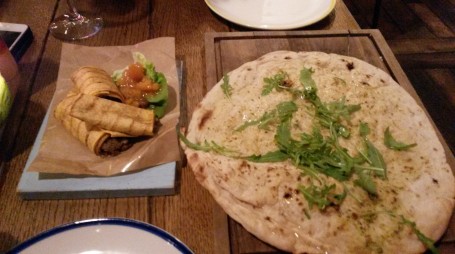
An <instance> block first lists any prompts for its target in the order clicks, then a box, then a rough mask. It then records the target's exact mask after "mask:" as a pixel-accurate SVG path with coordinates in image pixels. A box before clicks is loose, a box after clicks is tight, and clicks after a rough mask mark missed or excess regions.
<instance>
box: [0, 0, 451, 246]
mask: <svg viewBox="0 0 455 254" xmlns="http://www.w3.org/2000/svg"><path fill="white" fill-rule="evenodd" d="M76 2H77V4H78V6H79V8H80V10H81V11H86V13H92V14H93V13H98V14H101V15H102V16H103V17H104V20H105V27H104V28H103V30H102V32H101V33H99V34H98V35H97V36H95V37H93V38H90V39H87V40H83V41H80V42H77V43H78V44H82V45H89V46H108V45H129V44H135V43H138V42H141V41H144V40H146V39H150V38H157V37H163V36H172V37H175V39H176V55H177V57H178V58H179V59H182V60H183V61H184V63H185V66H186V69H185V76H184V82H185V83H186V84H187V90H186V96H187V98H191V99H187V101H186V102H187V112H186V113H187V114H186V116H183V117H184V118H185V117H186V118H187V119H188V118H189V117H190V116H191V114H192V112H193V109H194V108H195V106H196V104H197V103H198V102H199V101H200V100H201V99H202V98H203V96H204V94H205V92H206V91H205V90H206V87H207V84H206V79H205V61H204V57H203V56H204V35H205V33H208V32H229V31H247V30H248V29H246V28H242V27H239V26H236V25H233V24H231V23H229V22H227V21H225V20H224V19H222V18H220V17H218V16H216V15H215V14H214V13H212V12H211V11H210V10H209V8H208V7H207V6H206V5H205V3H204V1H196V0H155V1H142V0H137V1H119V0H96V1H95V0H90V1H89V0H87V1H76ZM65 9H66V5H65V1H58V0H41V1H25V0H4V1H0V21H2V22H11V23H25V24H28V25H29V26H30V27H31V29H32V31H33V33H34V36H35V39H34V42H33V44H32V46H31V47H30V49H29V50H28V51H27V53H26V54H25V55H24V56H23V58H22V60H21V61H20V63H19V66H20V72H21V77H22V79H21V84H20V89H19V92H18V94H17V97H16V101H15V104H14V109H13V111H12V114H11V116H10V118H9V121H8V123H7V126H6V130H5V133H4V135H3V139H2V140H1V144H0V149H1V152H2V154H3V156H4V158H5V166H4V169H3V172H2V174H1V175H0V204H1V205H0V252H4V251H7V250H8V249H10V248H12V247H14V246H15V245H17V244H18V243H20V242H22V241H24V240H26V239H28V238H30V237H32V236H34V235H36V234H37V233H39V232H42V231H45V230H48V229H50V228H52V227H55V226H57V225H61V224H65V223H69V222H72V221H77V220H83V219H89V218H100V217H126V218H130V219H136V220H140V221H144V222H148V223H151V224H154V225H156V226H158V227H161V228H163V229H164V230H167V231H169V232H170V233H172V234H173V235H175V236H176V237H177V238H179V239H180V240H182V241H183V242H184V243H186V244H187V245H188V246H189V247H190V248H191V249H192V250H194V252H195V253H252V252H261V251H275V250H274V249H273V248H271V247H270V246H268V245H266V244H264V243H262V242H261V241H259V240H257V239H256V238H254V237H253V236H251V235H250V234H248V233H247V232H246V231H244V230H243V232H240V233H239V232H238V230H240V231H241V230H242V229H236V230H237V233H236V235H235V237H231V239H230V240H229V237H228V235H229V233H231V234H232V231H233V230H231V232H229V230H228V226H227V222H226V221H224V222H223V220H225V219H226V217H225V215H223V214H221V215H220V214H219V212H220V210H219V208H217V205H216V204H214V200H213V199H212V197H211V196H210V194H209V193H208V192H207V191H205V190H204V189H203V188H202V187H201V186H200V185H199V184H198V183H197V181H196V180H195V178H194V176H193V173H192V172H191V170H190V169H189V168H186V167H184V168H182V170H181V172H180V173H181V175H180V177H179V179H180V182H179V185H180V187H179V190H178V194H176V195H172V196H163V197H133V198H111V199H82V200H37V201H24V200H22V199H21V198H20V197H19V196H18V195H17V193H16V187H17V184H18V181H19V178H20V176H21V174H22V170H23V168H24V166H25V163H26V161H27V158H28V155H29V153H30V150H31V147H32V145H33V142H34V140H35V137H36V135H37V132H38V129H39V126H40V125H41V122H42V120H43V118H44V116H45V113H46V110H47V108H48V106H49V103H50V100H51V98H52V95H53V93H54V90H55V81H56V79H57V72H58V68H59V59H60V51H61V46H62V43H61V41H59V40H56V39H55V38H53V37H51V36H50V35H49V33H48V31H47V26H48V24H49V23H50V21H51V20H53V18H54V17H56V16H57V15H60V14H61V13H63V12H64V11H65ZM358 28H359V26H358V24H357V23H356V22H355V20H354V19H353V17H352V16H351V14H350V13H349V11H348V9H347V8H346V6H345V5H344V3H343V2H342V1H337V4H336V7H335V10H334V12H332V14H330V15H329V16H328V17H327V18H326V19H324V20H323V21H321V22H319V23H317V24H315V25H312V26H310V27H307V28H304V29H305V30H316V29H324V30H337V29H358ZM223 225H224V226H223ZM220 226H221V227H220ZM447 253H449V252H447Z"/></svg>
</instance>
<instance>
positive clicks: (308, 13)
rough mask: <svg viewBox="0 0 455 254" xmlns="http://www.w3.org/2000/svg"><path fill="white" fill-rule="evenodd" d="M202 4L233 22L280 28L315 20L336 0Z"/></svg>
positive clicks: (212, 0) (233, 0)
mask: <svg viewBox="0 0 455 254" xmlns="http://www.w3.org/2000/svg"><path fill="white" fill-rule="evenodd" d="M205 3H206V4H207V5H208V6H209V7H210V9H212V10H213V11H214V12H215V13H217V14H218V15H220V16H221V17H223V18H225V19H227V20H229V21H232V22H234V23H236V24H239V25H242V26H246V27H251V28H258V29H264V30H280V29H294V28H298V27H303V26H307V25H310V24H313V23H316V22H318V21H319V20H321V19H323V18H324V17H326V16H327V15H329V14H330V12H331V11H332V10H333V8H334V7H335V3H336V0H205Z"/></svg>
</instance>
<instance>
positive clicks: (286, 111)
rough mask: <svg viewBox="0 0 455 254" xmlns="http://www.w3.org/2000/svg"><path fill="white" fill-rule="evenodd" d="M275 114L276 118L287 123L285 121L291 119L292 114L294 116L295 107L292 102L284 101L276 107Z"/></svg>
mask: <svg viewBox="0 0 455 254" xmlns="http://www.w3.org/2000/svg"><path fill="white" fill-rule="evenodd" d="M276 109H277V112H278V117H279V118H280V119H281V121H287V119H290V118H291V117H292V114H294V113H295V112H296V111H297V109H298V108H297V105H296V104H295V102H293V101H285V102H281V103H280V104H278V105H277V106H276Z"/></svg>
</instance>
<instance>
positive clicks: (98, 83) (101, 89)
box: [71, 66, 125, 102]
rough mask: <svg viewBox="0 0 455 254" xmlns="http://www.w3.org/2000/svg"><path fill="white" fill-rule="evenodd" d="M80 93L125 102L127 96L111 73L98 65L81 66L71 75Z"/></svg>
mask: <svg viewBox="0 0 455 254" xmlns="http://www.w3.org/2000/svg"><path fill="white" fill-rule="evenodd" d="M71 80H72V81H73V83H74V84H75V86H76V88H77V90H78V91H79V93H82V94H89V95H93V96H97V97H102V98H106V99H110V100H115V101H119V102H124V100H125V98H124V96H123V94H122V93H121V92H120V90H119V89H118V87H117V86H116V85H115V83H114V81H112V78H111V76H109V74H108V73H107V72H106V71H104V70H102V69H99V68H96V67H90V66H86V67H81V68H79V69H78V70H76V71H75V72H73V74H72V75H71Z"/></svg>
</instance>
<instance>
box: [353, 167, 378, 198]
mask: <svg viewBox="0 0 455 254" xmlns="http://www.w3.org/2000/svg"><path fill="white" fill-rule="evenodd" d="M370 172H371V171H368V170H357V171H356V174H357V175H358V177H359V178H357V179H356V180H354V184H356V185H358V186H360V187H361V188H362V189H364V190H365V191H366V192H368V193H370V194H372V195H375V196H376V195H378V192H377V189H376V183H375V182H374V181H373V178H372V177H371V174H370Z"/></svg>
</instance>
